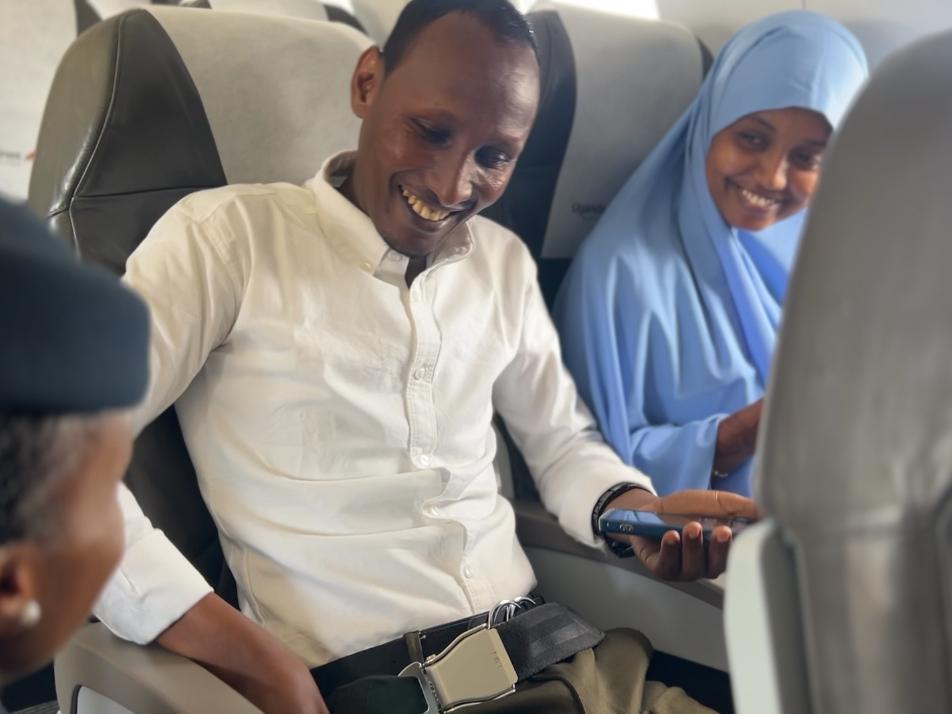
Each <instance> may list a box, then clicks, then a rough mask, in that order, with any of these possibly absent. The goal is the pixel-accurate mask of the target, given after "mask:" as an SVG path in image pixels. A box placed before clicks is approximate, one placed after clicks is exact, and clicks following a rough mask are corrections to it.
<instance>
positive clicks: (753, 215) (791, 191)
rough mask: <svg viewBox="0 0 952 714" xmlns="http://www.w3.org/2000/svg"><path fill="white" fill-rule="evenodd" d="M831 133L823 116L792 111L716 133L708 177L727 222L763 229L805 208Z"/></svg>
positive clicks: (766, 114) (757, 116)
mask: <svg viewBox="0 0 952 714" xmlns="http://www.w3.org/2000/svg"><path fill="white" fill-rule="evenodd" d="M830 132H831V128H830V125H829V123H828V122H827V121H826V119H825V118H824V117H823V115H821V114H819V113H817V112H815V111H812V110H809V109H800V108H796V107H788V108H786V109H772V110H769V111H762V112H754V113H752V114H747V115H745V116H743V117H741V118H740V119H738V120H737V121H735V122H734V123H733V124H731V125H730V126H728V127H726V128H724V129H722V130H721V131H719V132H718V133H717V134H715V135H714V138H713V139H712V140H711V146H710V148H709V149H708V152H707V160H706V164H705V174H706V177H707V186H708V190H710V192H711V198H712V199H713V200H714V205H715V206H717V210H718V211H719V212H720V214H721V216H722V217H723V219H724V221H725V222H726V223H727V224H728V225H731V226H733V227H735V228H743V229H746V230H749V231H758V230H763V229H764V228H767V227H768V226H770V225H772V224H773V223H776V222H777V221H779V220H782V219H784V218H787V217H788V216H791V215H793V214H794V213H796V212H797V211H800V210H802V209H803V208H805V207H806V205H807V204H808V203H809V201H810V198H811V197H812V196H813V191H814V189H815V188H816V182H817V179H818V178H819V171H820V160H821V159H822V157H823V151H824V150H825V149H826V143H827V141H828V140H829V138H830Z"/></svg>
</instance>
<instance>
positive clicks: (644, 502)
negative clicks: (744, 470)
mask: <svg viewBox="0 0 952 714" xmlns="http://www.w3.org/2000/svg"><path fill="white" fill-rule="evenodd" d="M612 508H629V509H634V510H641V511H653V512H654V513H658V514H661V513H668V514H692V515H695V514H696V515H698V516H710V517H713V518H733V517H735V516H740V517H743V518H750V519H756V518H758V513H757V507H756V506H755V505H754V502H753V501H752V500H750V499H749V498H744V497H743V496H739V495H737V494H736V493H731V492H729V491H701V490H696V491H677V492H676V493H672V494H669V495H667V496H664V497H661V498H659V497H658V496H654V495H652V494H651V493H649V492H647V491H644V490H641V489H633V490H631V491H626V492H625V493H623V494H621V495H620V496H618V497H617V498H615V499H613V500H611V501H609V503H608V504H607V506H606V507H605V510H606V511H607V510H609V509H612ZM609 537H611V538H616V539H617V540H621V541H625V542H628V543H630V544H631V547H632V550H633V551H634V553H635V555H636V556H638V559H639V560H641V562H642V563H644V564H645V565H646V566H647V567H648V569H649V570H651V572H652V573H654V574H655V576H657V577H659V578H663V579H664V580H697V579H698V578H716V577H717V576H718V575H720V574H721V573H723V572H724V569H725V568H726V567H727V553H728V551H729V550H730V546H731V540H732V537H733V534H732V533H731V529H730V528H728V527H727V526H724V525H720V526H715V528H714V530H713V532H712V533H711V539H710V542H709V543H705V542H704V539H703V534H702V528H701V524H700V523H699V522H697V521H691V522H690V523H688V524H687V525H685V526H684V528H682V529H681V531H680V532H678V531H676V530H671V531H668V532H667V533H665V534H664V537H663V538H662V539H661V540H660V541H657V540H652V539H650V538H643V537H640V536H626V535H620V534H619V535H615V534H612V535H610V536H609Z"/></svg>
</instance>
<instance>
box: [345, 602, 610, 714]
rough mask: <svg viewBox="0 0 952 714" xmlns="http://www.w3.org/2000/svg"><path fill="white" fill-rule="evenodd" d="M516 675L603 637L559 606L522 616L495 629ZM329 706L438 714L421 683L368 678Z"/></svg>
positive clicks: (369, 712) (355, 712)
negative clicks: (430, 705)
mask: <svg viewBox="0 0 952 714" xmlns="http://www.w3.org/2000/svg"><path fill="white" fill-rule="evenodd" d="M495 629H496V631H497V632H498V633H499V638H500V639H501V640H502V643H503V646H504V647H505V649H506V654H508V655H509V659H510V660H511V662H512V665H513V668H514V669H515V671H516V676H517V678H518V681H520V682H521V681H524V680H526V679H528V678H529V677H531V676H532V675H534V674H536V673H538V672H541V671H542V670H543V669H545V668H546V667H548V666H549V665H552V664H555V663H556V662H561V661H563V660H566V659H568V658H569V657H572V656H573V655H575V654H576V653H577V652H580V651H581V650H583V649H588V648H591V647H594V646H595V645H597V644H598V643H599V642H601V641H602V639H603V638H604V636H605V635H604V633H603V632H602V631H601V630H598V629H597V628H595V627H592V626H591V625H589V624H588V623H587V622H585V621H584V620H583V619H582V618H580V617H579V616H578V615H576V614H575V613H574V612H572V611H571V610H569V609H567V608H566V607H564V606H562V605H559V604H558V603H546V604H544V605H539V606H537V607H533V608H531V609H529V610H527V611H524V612H520V613H518V614H517V615H515V616H514V617H512V618H511V619H510V620H507V621H506V622H503V623H500V624H499V625H497V626H496V627H495ZM328 705H329V706H330V708H331V711H332V712H335V713H338V712H339V713H340V714H343V713H344V712H346V713H347V714H383V713H386V714H423V713H424V712H426V713H427V714H436V712H434V711H433V710H432V708H430V709H428V704H427V701H426V698H425V697H424V695H423V693H422V691H421V684H420V682H419V681H418V680H417V679H412V678H407V677H397V676H379V675H378V676H370V677H363V678H360V679H357V680H356V681H354V682H351V683H350V684H346V685H344V686H341V687H339V688H338V689H337V690H336V691H335V692H334V693H333V695H332V696H331V698H330V700H329V702H328Z"/></svg>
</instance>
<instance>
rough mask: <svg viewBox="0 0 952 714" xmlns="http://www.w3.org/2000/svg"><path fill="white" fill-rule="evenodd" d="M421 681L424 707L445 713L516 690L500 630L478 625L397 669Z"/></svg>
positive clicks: (433, 712)
mask: <svg viewBox="0 0 952 714" xmlns="http://www.w3.org/2000/svg"><path fill="white" fill-rule="evenodd" d="M400 676H401V677H413V678H415V679H417V680H418V681H419V682H420V687H421V688H422V689H423V698H424V699H425V701H426V704H427V709H426V711H425V712H423V713H422V714H447V713H448V712H453V711H456V710H457V709H460V708H462V707H465V706H467V705H470V704H481V703H483V702H488V701H492V700H493V699H499V698H500V697H504V696H506V695H507V694H511V693H512V692H514V691H515V689H516V682H517V681H518V677H517V676H516V670H515V668H514V667H513V666H512V660H510V659H509V655H508V654H507V653H506V648H505V647H504V646H503V644H502V640H501V639H500V638H499V633H498V632H497V631H496V630H494V629H492V628H487V627H486V625H480V626H479V627H475V628H473V629H472V630H468V631H467V632H464V633H463V634H461V635H460V636H459V637H457V638H456V639H455V640H453V641H452V642H451V643H450V644H449V646H448V647H447V648H446V649H445V650H443V651H442V652H440V653H439V654H437V655H433V656H431V657H427V659H426V660H425V661H424V662H423V663H420V662H413V663H411V664H410V665H408V666H407V667H405V668H404V669H403V671H402V672H400Z"/></svg>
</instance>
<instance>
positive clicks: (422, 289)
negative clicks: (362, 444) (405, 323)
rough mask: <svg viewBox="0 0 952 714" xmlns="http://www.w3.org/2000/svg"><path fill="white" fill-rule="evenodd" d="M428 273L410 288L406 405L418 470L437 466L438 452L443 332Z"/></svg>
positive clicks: (411, 458)
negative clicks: (436, 397) (436, 393)
mask: <svg viewBox="0 0 952 714" xmlns="http://www.w3.org/2000/svg"><path fill="white" fill-rule="evenodd" d="M431 275H432V273H431V272H430V271H429V270H428V271H426V272H424V273H423V274H421V275H420V276H419V277H417V279H416V280H414V281H413V284H412V285H411V286H410V290H409V292H410V300H409V302H410V319H411V321H412V323H413V328H414V329H413V334H414V344H413V355H412V357H411V360H410V365H409V375H408V379H407V389H406V401H407V419H408V422H409V433H410V438H409V443H408V445H407V446H408V449H409V455H410V460H411V461H412V463H413V465H414V466H416V467H417V468H423V469H425V468H430V467H431V466H433V465H434V463H435V460H436V456H435V451H436V448H437V424H436V407H435V405H434V403H433V376H434V374H435V372H436V365H437V360H438V359H439V354H440V347H441V344H440V332H439V329H438V328H437V325H436V316H435V315H434V313H433V304H432V301H431V300H430V299H429V297H428V291H427V288H428V283H429V280H430V276H431Z"/></svg>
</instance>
